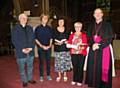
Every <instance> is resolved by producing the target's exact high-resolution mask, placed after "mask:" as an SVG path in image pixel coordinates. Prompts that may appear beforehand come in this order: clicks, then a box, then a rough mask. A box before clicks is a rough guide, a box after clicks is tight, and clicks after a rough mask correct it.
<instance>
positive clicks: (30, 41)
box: [11, 13, 36, 87]
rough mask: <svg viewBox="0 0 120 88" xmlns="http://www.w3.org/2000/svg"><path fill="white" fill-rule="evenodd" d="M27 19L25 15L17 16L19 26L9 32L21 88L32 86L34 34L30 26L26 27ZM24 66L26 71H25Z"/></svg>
mask: <svg viewBox="0 0 120 88" xmlns="http://www.w3.org/2000/svg"><path fill="white" fill-rule="evenodd" d="M27 20H28V17H27V16H26V15H25V14H23V13H22V14H20V15H19V24H17V25H16V26H15V27H14V28H13V29H12V32H11V36H12V37H11V38H12V43H13V45H14V47H15V54H16V61H17V64H18V68H19V72H20V75H21V80H22V82H23V87H27V84H28V83H31V84H34V83H36V81H34V80H33V76H32V75H33V60H34V33H33V29H32V27H31V26H29V25H27ZM25 64H26V66H27V71H25V69H24V67H25ZM26 72H27V73H26Z"/></svg>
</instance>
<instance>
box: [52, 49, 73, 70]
mask: <svg viewBox="0 0 120 88" xmlns="http://www.w3.org/2000/svg"><path fill="white" fill-rule="evenodd" d="M54 55H55V71H56V72H66V71H69V70H71V69H72V62H71V56H70V52H66V51H64V52H55V53H54Z"/></svg>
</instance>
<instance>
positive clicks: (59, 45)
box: [54, 18, 72, 82]
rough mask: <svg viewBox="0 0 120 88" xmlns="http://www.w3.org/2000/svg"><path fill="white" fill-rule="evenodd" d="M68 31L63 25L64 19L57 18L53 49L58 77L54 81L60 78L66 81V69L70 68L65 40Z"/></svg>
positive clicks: (69, 58)
mask: <svg viewBox="0 0 120 88" xmlns="http://www.w3.org/2000/svg"><path fill="white" fill-rule="evenodd" d="M68 36H69V33H67V30H66V29H65V27H64V19H63V18H61V19H59V20H58V27H57V28H56V30H55V31H54V45H55V46H54V51H55V71H56V72H58V77H57V78H56V81H57V82H59V81H60V80H61V78H62V73H63V76H64V77H63V79H64V81H67V74H66V71H68V70H70V69H71V68H72V63H71V57H70V53H69V49H68V48H66V44H65V43H66V42H67V38H68Z"/></svg>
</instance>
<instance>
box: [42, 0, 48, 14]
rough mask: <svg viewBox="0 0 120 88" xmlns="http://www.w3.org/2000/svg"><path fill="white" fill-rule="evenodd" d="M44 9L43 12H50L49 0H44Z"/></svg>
mask: <svg viewBox="0 0 120 88" xmlns="http://www.w3.org/2000/svg"><path fill="white" fill-rule="evenodd" d="M42 10H43V13H48V14H49V0H42Z"/></svg>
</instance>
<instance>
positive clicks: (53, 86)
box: [0, 56, 120, 88]
mask: <svg viewBox="0 0 120 88" xmlns="http://www.w3.org/2000/svg"><path fill="white" fill-rule="evenodd" d="M52 62H53V61H52ZM51 67H52V69H51V70H52V71H51V72H52V78H53V80H52V81H47V80H46V72H44V74H45V79H44V82H40V81H39V70H38V58H35V61H34V79H35V80H36V81H37V84H35V85H31V84H29V85H28V88H88V87H87V85H83V86H82V87H78V86H76V85H75V86H72V85H71V84H70V83H71V80H72V72H68V77H69V80H68V81H67V82H64V81H63V80H61V82H56V81H55V78H56V76H57V75H56V73H55V72H54V63H52V65H51ZM0 88H22V83H21V80H20V76H19V72H18V67H17V64H16V61H15V58H14V57H13V56H2V57H0ZM112 88H120V69H119V70H118V69H117V70H116V77H114V78H113V87H112Z"/></svg>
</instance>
